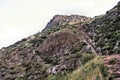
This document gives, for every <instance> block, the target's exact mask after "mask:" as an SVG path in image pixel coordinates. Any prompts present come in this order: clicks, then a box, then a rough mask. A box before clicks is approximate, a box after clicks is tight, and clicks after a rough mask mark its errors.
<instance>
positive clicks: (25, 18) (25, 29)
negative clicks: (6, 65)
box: [0, 0, 119, 48]
mask: <svg viewBox="0 0 120 80" xmlns="http://www.w3.org/2000/svg"><path fill="white" fill-rule="evenodd" d="M118 1H119V0H0V48H1V47H4V46H8V45H10V44H13V43H14V42H16V41H18V40H20V39H22V38H25V37H28V36H29V35H32V34H35V33H37V32H39V31H41V30H42V29H43V28H44V27H45V25H46V24H47V22H49V20H50V19H51V18H52V17H53V16H54V15H56V14H62V15H71V14H78V15H85V16H90V17H93V16H96V15H100V14H104V13H105V12H106V11H108V10H109V9H111V8H112V7H113V6H115V5H116V4H117V2H118Z"/></svg>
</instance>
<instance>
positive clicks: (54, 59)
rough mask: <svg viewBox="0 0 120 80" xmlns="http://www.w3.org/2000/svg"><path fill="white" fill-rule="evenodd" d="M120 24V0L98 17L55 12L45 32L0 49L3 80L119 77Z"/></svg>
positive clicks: (102, 79)
mask: <svg viewBox="0 0 120 80" xmlns="http://www.w3.org/2000/svg"><path fill="white" fill-rule="evenodd" d="M119 25H120V2H119V3H118V4H117V5H116V6H115V7H114V8H113V9H111V10H110V11H108V12H107V13H106V14H104V15H101V16H97V17H95V18H90V17H85V16H79V15H70V16H67V15H56V16H54V17H53V19H51V20H50V22H49V23H48V24H47V26H46V27H45V29H44V30H43V31H42V32H39V33H37V34H34V35H32V36H29V37H28V38H24V39H22V40H21V41H18V42H16V43H15V44H13V45H10V46H8V47H4V48H2V49H0V80H119V79H120V76H119V72H120V68H119V67H116V66H114V65H117V66H120V64H119V63H120V60H119V54H120V26H119ZM108 55H109V56H108ZM115 55H117V56H118V57H115V58H114V59H113V58H111V57H112V56H115ZM114 70H115V71H114ZM87 73H88V74H87ZM75 75H76V76H75ZM80 75H82V76H80ZM85 76H87V77H85ZM71 77H73V78H71ZM89 78H90V79H89Z"/></svg>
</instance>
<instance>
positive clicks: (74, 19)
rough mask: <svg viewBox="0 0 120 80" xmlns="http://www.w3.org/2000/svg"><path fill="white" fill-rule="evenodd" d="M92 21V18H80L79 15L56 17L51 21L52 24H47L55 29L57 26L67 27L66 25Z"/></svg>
mask: <svg viewBox="0 0 120 80" xmlns="http://www.w3.org/2000/svg"><path fill="white" fill-rule="evenodd" d="M89 20H91V18H90V17H85V16H79V15H70V16H67V15H56V16H54V17H53V19H51V20H50V22H49V23H48V24H47V26H46V27H47V28H48V27H53V26H55V25H57V26H59V25H65V24H76V23H79V22H85V21H89Z"/></svg>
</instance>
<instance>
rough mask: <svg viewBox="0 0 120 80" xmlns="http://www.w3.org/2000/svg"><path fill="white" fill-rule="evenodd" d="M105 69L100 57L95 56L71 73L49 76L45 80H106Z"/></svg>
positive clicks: (107, 76)
mask: <svg viewBox="0 0 120 80" xmlns="http://www.w3.org/2000/svg"><path fill="white" fill-rule="evenodd" d="M108 78H109V75H108V73H107V68H106V67H105V66H104V64H103V61H102V57H100V56H96V57H95V58H94V59H92V60H90V61H88V62H87V63H86V64H84V65H83V66H81V67H79V68H78V69H76V70H75V71H73V72H72V73H66V74H65V75H64V76H61V75H50V76H49V77H48V78H47V79H46V80H108Z"/></svg>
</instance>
